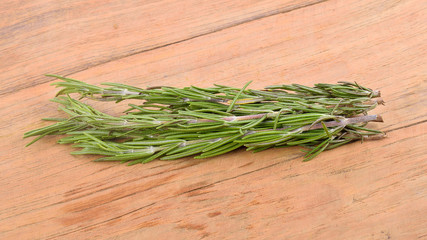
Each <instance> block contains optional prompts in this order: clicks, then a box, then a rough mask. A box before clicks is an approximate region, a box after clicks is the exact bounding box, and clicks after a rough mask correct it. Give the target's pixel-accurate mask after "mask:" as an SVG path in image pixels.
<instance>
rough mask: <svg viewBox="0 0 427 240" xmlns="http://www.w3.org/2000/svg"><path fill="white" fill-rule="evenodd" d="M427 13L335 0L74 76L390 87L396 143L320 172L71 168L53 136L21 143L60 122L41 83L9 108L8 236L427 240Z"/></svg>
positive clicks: (1, 164)
mask: <svg viewBox="0 0 427 240" xmlns="http://www.w3.org/2000/svg"><path fill="white" fill-rule="evenodd" d="M424 5H425V4H422V3H420V2H419V1H403V2H402V1H400V2H397V1H347V2H346V3H340V2H335V1H329V2H326V3H322V4H317V5H314V6H310V7H307V8H303V9H299V10H295V11H292V12H288V13H286V14H280V15H274V16H270V17H266V18H262V19H260V20H257V21H251V22H248V23H246V24H242V25H238V26H235V27H232V28H227V29H225V30H223V31H220V32H216V33H213V34H209V35H205V36H202V37H198V38H195V39H192V40H188V41H185V42H182V43H177V44H173V45H170V46H167V47H162V48H158V49H156V50H154V51H148V52H143V53H140V54H136V55H133V56H130V57H126V58H122V59H120V60H115V61H112V62H110V63H106V64H101V65H99V66H97V67H92V68H90V69H88V70H86V71H82V72H79V73H77V74H73V75H72V77H75V78H78V79H81V80H85V81H88V82H91V83H94V84H95V83H99V82H102V81H114V82H124V83H128V84H135V85H140V86H146V85H173V86H185V85H189V84H197V85H201V86H209V85H211V84H212V83H220V84H228V85H233V86H241V85H243V84H244V83H245V82H246V81H248V80H255V82H254V83H253V85H252V87H255V88H256V87H263V86H265V85H267V84H268V85H271V84H278V83H290V82H297V83H301V84H313V83H315V82H336V81H337V80H346V81H358V82H360V83H361V84H363V85H367V86H370V87H372V88H375V89H380V90H381V91H382V93H383V97H384V99H385V100H386V105H385V106H380V107H379V108H378V109H376V110H375V111H374V112H375V113H380V114H382V115H383V117H384V119H385V121H386V122H385V123H383V124H375V125H372V126H374V127H376V128H378V129H382V130H386V131H388V135H389V136H388V138H387V139H384V140H381V141H375V142H367V143H364V144H359V143H354V144H350V145H347V146H344V147H341V148H338V149H336V150H333V151H329V152H325V153H323V154H322V155H320V156H319V157H318V158H316V159H314V160H313V161H311V162H308V163H302V162H301V161H300V160H301V155H302V154H301V152H300V151H299V148H290V149H273V150H269V151H266V152H264V153H258V154H252V153H249V152H245V151H242V150H239V151H236V152H233V153H230V154H227V155H224V156H220V157H216V158H212V159H206V160H190V159H188V158H187V159H183V160H177V161H172V162H161V161H155V162H152V163H150V164H146V165H138V166H134V167H126V166H124V165H116V164H108V163H106V164H103V163H91V162H89V161H88V160H89V159H90V158H88V157H72V156H70V155H69V154H68V152H69V151H70V148H69V146H58V145H54V142H55V140H56V138H54V137H52V138H46V139H44V140H43V141H41V142H39V143H37V144H36V145H34V146H32V147H31V148H28V149H26V148H24V147H23V145H24V143H26V141H23V140H22V139H21V137H22V134H23V132H25V131H28V130H30V129H33V128H35V127H38V126H42V125H44V124H45V123H42V122H40V121H39V119H40V118H42V117H46V116H58V113H57V111H56V110H55V107H56V105H55V104H54V103H50V102H48V99H49V98H51V97H53V96H54V93H55V92H56V91H55V90H54V89H52V88H51V87H49V86H48V83H43V84H40V85H37V86H34V87H31V88H26V89H21V90H18V91H16V92H13V93H9V94H6V95H3V96H1V99H0V104H2V107H1V108H0V114H1V115H2V124H1V125H0V139H1V140H2V141H0V155H1V159H3V161H0V172H1V173H2V174H1V178H0V186H1V187H0V196H1V198H2V204H0V238H5V239H9V238H10V239H14V238H20V239H34V238H43V239H46V238H47V239H49V238H70V239H80V238H87V239H90V238H108V237H111V238H114V239H117V238H118V239H129V238H130V239H138V238H148V237H152V236H156V237H158V238H166V237H169V238H176V237H178V238H184V239H186V238H190V239H192V238H202V237H204V238H208V239H217V238H225V239H230V238H233V239H235V238H243V239H245V238H280V239H282V238H286V239H334V238H342V239H387V238H392V239H393V238H397V239H413V238H417V237H419V238H422V237H425V236H427V232H426V231H425V229H427V226H426V225H425V223H426V222H427V218H426V217H425V214H424V213H425V212H426V210H427V207H426V204H425V202H426V195H427V194H426V191H425V189H426V185H427V181H426V177H425V174H423V173H425V172H426V170H427V166H426V163H425V160H424V158H425V157H424V156H425V155H426V150H425V147H424V145H425V144H423V143H424V140H425V139H424V138H425V137H424V136H425V134H426V123H425V121H426V119H427V116H426V114H425V112H426V111H425V109H426V108H425V106H424V105H425V104H423V103H424V102H426V94H425V92H426V90H427V89H426V88H427V87H426V81H425V76H426V72H425V69H427V68H426V62H427V61H426V60H427V59H426V56H427V54H425V53H426V51H427V49H426V46H425V44H424V42H425V40H426V39H427V32H426V31H425V29H426V26H425V25H424V24H423V23H424V22H425V18H426V17H425V15H424V14H422V10H425V8H426V6H424ZM1 23H2V22H1V21H0V24H1ZM0 26H1V25H0ZM254 36H256V37H254ZM113 42H114V41H113ZM110 44H111V43H110ZM22 81H23V80H21V83H23V82H22ZM41 81H42V82H45V81H50V79H47V78H43V79H42V80H41ZM96 106H98V107H100V108H101V109H104V110H106V111H108V112H110V113H118V112H119V111H120V110H122V109H123V106H119V107H115V108H112V109H111V108H108V107H106V106H105V105H104V104H96ZM29 109H31V111H33V112H31V114H29ZM47 149H48V150H47ZM355 233H357V235H355Z"/></svg>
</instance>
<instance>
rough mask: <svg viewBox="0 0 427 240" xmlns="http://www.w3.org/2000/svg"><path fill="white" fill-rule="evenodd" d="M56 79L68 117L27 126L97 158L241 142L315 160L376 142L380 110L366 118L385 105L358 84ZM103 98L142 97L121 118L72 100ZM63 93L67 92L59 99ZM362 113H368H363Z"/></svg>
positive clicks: (218, 149)
mask: <svg viewBox="0 0 427 240" xmlns="http://www.w3.org/2000/svg"><path fill="white" fill-rule="evenodd" d="M50 76H53V77H56V78H58V79H60V80H62V81H61V82H55V83H53V85H56V86H57V87H60V88H61V90H60V91H59V92H58V94H57V97H56V98H54V99H53V100H52V101H54V102H57V103H59V104H60V110H62V111H64V112H65V113H67V114H68V115H69V117H68V118H66V119H56V118H50V119H46V120H50V121H56V123H54V124H52V125H49V126H46V127H43V128H40V129H36V130H32V131H29V132H27V133H25V134H24V137H25V138H26V137H32V136H36V138H35V139H34V140H33V141H32V142H30V143H29V144H28V145H31V144H32V143H34V142H35V141H37V140H39V139H40V138H42V137H43V136H46V135H67V136H65V137H63V138H61V139H60V140H59V141H58V142H59V143H61V144H68V143H73V144H74V147H78V148H81V149H80V150H79V151H75V152H73V153H72V154H98V155H104V156H105V157H101V158H99V159H97V160H96V161H121V162H129V164H130V165H133V164H136V163H147V162H150V161H152V160H154V159H163V160H173V159H177V158H182V157H186V156H191V155H196V154H197V155H198V156H196V158H206V157H212V156H217V155H221V154H224V153H227V152H229V151H232V150H234V149H236V148H239V147H241V146H245V147H247V150H252V151H254V152H258V151H262V150H265V149H268V148H271V147H282V146H295V145H299V146H305V147H309V148H312V150H311V151H309V152H308V153H307V155H306V156H305V160H310V159H312V158H314V157H315V156H317V155H318V154H320V153H321V152H322V151H324V150H327V149H332V148H335V147H338V146H341V145H343V144H346V143H349V142H352V141H355V140H367V139H378V138H382V137H384V136H385V134H384V133H383V132H381V131H377V130H373V129H369V128H366V127H365V125H366V123H367V122H370V121H377V122H382V118H381V117H380V116H378V115H366V114H367V112H368V111H369V110H371V109H374V108H375V107H376V106H377V105H378V104H383V101H382V100H381V99H375V98H376V97H379V96H380V93H379V91H373V90H371V89H369V88H366V87H362V86H360V85H358V84H356V83H347V82H341V83H338V84H316V85H315V86H314V87H306V86H302V85H298V84H292V85H280V86H270V87H267V88H266V89H264V90H252V89H247V87H248V85H249V83H250V82H249V83H247V84H246V85H245V86H244V87H243V88H241V89H239V88H233V87H228V86H222V85H215V87H210V88H200V87H196V86H191V87H185V88H173V87H154V88H148V89H141V88H138V87H133V86H128V85H123V84H118V83H105V84H104V85H106V86H107V87H105V88H103V87H98V86H94V85H90V84H87V83H84V82H81V81H78V80H74V79H70V78H64V77H60V76H55V75H50ZM74 93H77V94H79V95H80V98H84V97H86V98H90V99H93V100H100V101H116V102H119V101H123V100H126V99H136V100H141V103H140V104H129V107H130V108H129V109H127V110H126V111H125V114H123V115H121V116H117V117H115V116H111V115H108V114H106V113H102V112H100V111H98V110H96V109H94V108H93V107H91V106H89V105H87V104H85V103H83V102H80V101H79V100H76V99H73V98H71V97H70V95H69V94H74ZM61 95H66V96H61ZM361 114H365V115H361Z"/></svg>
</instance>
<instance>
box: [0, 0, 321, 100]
mask: <svg viewBox="0 0 427 240" xmlns="http://www.w3.org/2000/svg"><path fill="white" fill-rule="evenodd" d="M322 1H324V0H305V1H297V0H285V1H273V0H261V1H244V2H239V1H225V0H221V1H195V0H191V1H174V0H161V1H135V0H128V1H119V2H117V1H103V0H96V1H90V2H88V1H73V2H70V1H65V0H62V1H56V0H55V1H54V0H36V1H27V2H22V1H16V0H9V1H6V2H5V3H2V6H3V7H0V13H1V14H0V16H1V17H0V36H2V37H1V39H0V51H1V52H2V54H1V55H0V69H2V70H3V71H2V72H0V79H2V87H1V91H0V94H6V93H10V92H13V91H16V90H18V89H21V88H26V87H30V86H34V85H37V84H40V83H43V82H45V81H46V78H43V74H46V73H53V72H54V73H60V74H63V75H67V74H71V73H75V72H78V71H82V70H84V69H88V68H90V67H93V66H96V65H99V64H102V63H106V62H110V61H114V60H115V59H119V58H122V57H124V56H129V55H133V54H137V53H139V52H144V51H148V50H150V49H156V48H158V47H161V46H165V45H169V44H173V43H176V42H181V41H185V40H187V39H192V38H196V37H198V36H203V35H206V34H209V33H212V32H218V31H221V30H223V29H227V28H229V27H232V26H236V25H240V24H244V23H245V22H250V21H253V20H256V19H261V18H264V17H267V16H271V15H275V14H280V13H284V12H288V11H292V10H294V9H298V8H303V7H306V6H310V5H312V4H316V3H318V2H322Z"/></svg>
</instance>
